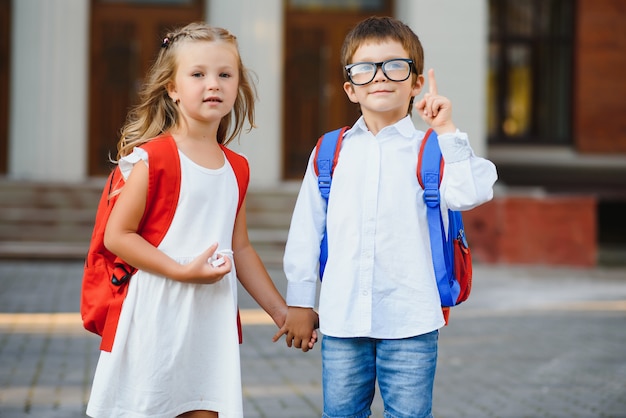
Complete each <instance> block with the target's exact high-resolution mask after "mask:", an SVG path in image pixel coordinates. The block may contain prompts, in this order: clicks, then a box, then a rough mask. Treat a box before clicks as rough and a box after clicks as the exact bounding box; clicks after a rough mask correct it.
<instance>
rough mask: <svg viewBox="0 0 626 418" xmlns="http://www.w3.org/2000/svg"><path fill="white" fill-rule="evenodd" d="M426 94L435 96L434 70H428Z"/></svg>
mask: <svg viewBox="0 0 626 418" xmlns="http://www.w3.org/2000/svg"><path fill="white" fill-rule="evenodd" d="M428 92H429V93H430V94H433V95H437V81H435V70H434V69H432V68H431V69H430V70H428Z"/></svg>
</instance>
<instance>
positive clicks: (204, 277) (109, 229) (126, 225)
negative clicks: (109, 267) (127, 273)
mask: <svg viewBox="0 0 626 418" xmlns="http://www.w3.org/2000/svg"><path fill="white" fill-rule="evenodd" d="M148 175H149V173H148V166H147V165H146V164H145V163H144V162H143V161H139V162H137V163H136V164H135V165H134V167H133V169H132V171H131V173H130V175H129V176H128V179H127V180H126V184H125V185H124V187H123V188H122V190H121V192H120V195H119V196H118V199H117V202H116V203H115V207H114V208H113V210H112V211H111V215H110V217H109V220H108V222H107V226H106V230H105V233H104V245H105V246H106V247H107V249H108V250H109V251H111V252H112V253H114V254H115V255H117V256H118V257H120V258H121V259H122V260H124V261H126V262H127V263H128V264H130V265H131V266H133V267H135V268H137V269H139V270H144V271H147V272H150V273H154V274H158V275H161V276H165V277H168V278H170V279H173V280H177V281H183V282H189V283H199V284H211V283H215V282H217V281H219V280H220V279H222V278H223V277H224V275H226V274H227V273H228V272H229V271H230V269H231V267H232V266H231V263H230V260H229V259H228V257H225V258H226V263H224V264H223V265H222V266H220V267H217V268H216V267H213V266H211V265H210V264H209V263H208V262H207V260H208V259H209V258H210V257H211V256H212V255H213V253H214V252H215V250H216V249H217V244H214V245H212V246H211V247H209V248H208V249H206V250H205V251H204V252H203V253H202V254H201V255H200V256H199V257H197V258H196V259H195V260H194V261H192V262H191V263H189V264H186V265H184V266H183V265H181V264H180V263H178V262H176V261H175V260H174V259H172V258H170V257H168V256H167V255H166V254H165V253H163V252H162V251H160V250H159V249H157V248H156V247H155V246H153V245H152V244H150V243H149V242H147V241H146V240H145V239H144V238H143V237H142V236H141V235H139V234H138V233H137V230H138V228H139V223H140V221H141V218H142V217H143V214H144V211H145V208H146V199H147V194H148Z"/></svg>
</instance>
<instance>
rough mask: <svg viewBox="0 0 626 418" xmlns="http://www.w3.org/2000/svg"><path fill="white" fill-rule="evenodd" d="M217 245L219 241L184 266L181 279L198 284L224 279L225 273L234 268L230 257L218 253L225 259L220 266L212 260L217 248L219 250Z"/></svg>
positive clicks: (219, 256)
mask: <svg viewBox="0 0 626 418" xmlns="http://www.w3.org/2000/svg"><path fill="white" fill-rule="evenodd" d="M217 246H218V244H217V243H215V244H213V245H211V246H210V247H209V248H207V249H206V251H204V252H203V253H202V254H200V255H199V256H198V257H196V258H195V259H194V260H193V261H192V262H191V263H189V264H185V265H184V266H182V269H183V271H182V274H181V278H180V281H183V282H186V283H196V284H213V283H216V282H218V281H220V280H222V278H224V276H225V275H227V274H228V273H230V270H231V269H232V261H231V259H230V257H227V256H224V255H218V256H217V259H218V260H224V263H223V264H221V265H219V266H216V265H214V264H212V263H211V262H210V260H211V258H212V257H213V255H214V254H215V250H217Z"/></svg>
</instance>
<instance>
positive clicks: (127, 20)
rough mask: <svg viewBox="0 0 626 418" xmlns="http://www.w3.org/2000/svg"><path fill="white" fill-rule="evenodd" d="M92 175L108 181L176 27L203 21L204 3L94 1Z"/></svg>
mask: <svg viewBox="0 0 626 418" xmlns="http://www.w3.org/2000/svg"><path fill="white" fill-rule="evenodd" d="M91 6H92V7H91V51H90V54H91V55H90V58H89V62H90V86H89V157H88V158H89V175H90V176H101V175H107V174H108V173H109V172H110V170H111V167H112V165H111V163H110V161H109V157H110V158H115V156H116V154H117V150H116V146H117V142H118V140H119V133H120V130H121V128H122V125H123V124H124V122H125V120H126V114H127V113H128V110H129V109H130V108H131V107H132V106H133V105H135V104H136V101H137V93H138V91H139V90H140V88H141V85H142V83H143V77H144V75H145V74H146V72H147V71H148V69H149V67H150V65H151V64H152V62H153V60H154V59H155V58H156V55H157V52H158V50H159V48H160V47H161V38H162V37H163V35H164V34H165V33H166V32H167V31H169V30H171V29H172V28H174V27H177V26H180V25H184V24H187V23H190V22H193V21H198V20H202V19H203V18H204V7H203V6H204V0H154V1H146V0H134V1H133V0H92V4H91Z"/></svg>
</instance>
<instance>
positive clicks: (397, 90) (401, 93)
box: [343, 39, 424, 123]
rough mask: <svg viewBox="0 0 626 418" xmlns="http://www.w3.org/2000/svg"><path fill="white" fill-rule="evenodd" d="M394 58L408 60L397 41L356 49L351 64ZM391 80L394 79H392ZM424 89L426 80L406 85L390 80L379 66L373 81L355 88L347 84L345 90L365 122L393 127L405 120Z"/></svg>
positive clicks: (417, 78) (366, 44) (412, 79)
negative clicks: (382, 121) (378, 121)
mask: <svg viewBox="0 0 626 418" xmlns="http://www.w3.org/2000/svg"><path fill="white" fill-rule="evenodd" d="M395 58H409V54H408V53H407V52H406V51H405V50H404V48H403V47H402V44H401V43H400V42H398V41H394V40H390V39H388V40H383V41H375V40H372V41H366V42H364V43H363V44H362V45H361V46H359V47H358V48H357V50H356V51H355V52H354V55H353V57H352V60H351V64H354V63H358V62H374V63H378V62H382V61H387V60H391V59H395ZM392 78H395V77H394V76H392ZM423 85H424V76H423V75H421V74H420V75H419V76H416V75H415V73H413V72H411V75H410V76H409V77H408V78H407V79H406V80H404V81H391V80H389V79H388V78H387V77H386V76H385V74H384V73H383V71H382V68H381V67H380V66H379V67H377V68H376V75H375V76H374V79H373V80H372V81H370V82H369V83H367V84H364V85H354V84H352V83H351V82H349V81H347V82H345V83H344V85H343V88H344V91H345V92H346V94H347V96H348V98H349V99H350V100H351V101H352V102H353V103H358V104H359V105H360V107H361V112H362V113H363V116H364V117H365V118H366V120H367V119H368V118H380V117H384V119H386V120H389V121H390V123H395V122H396V121H398V120H400V119H402V118H404V117H405V116H406V115H407V113H408V110H409V103H410V101H411V98H412V97H415V96H417V95H418V94H419V92H420V91H421V89H422V86H423Z"/></svg>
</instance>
